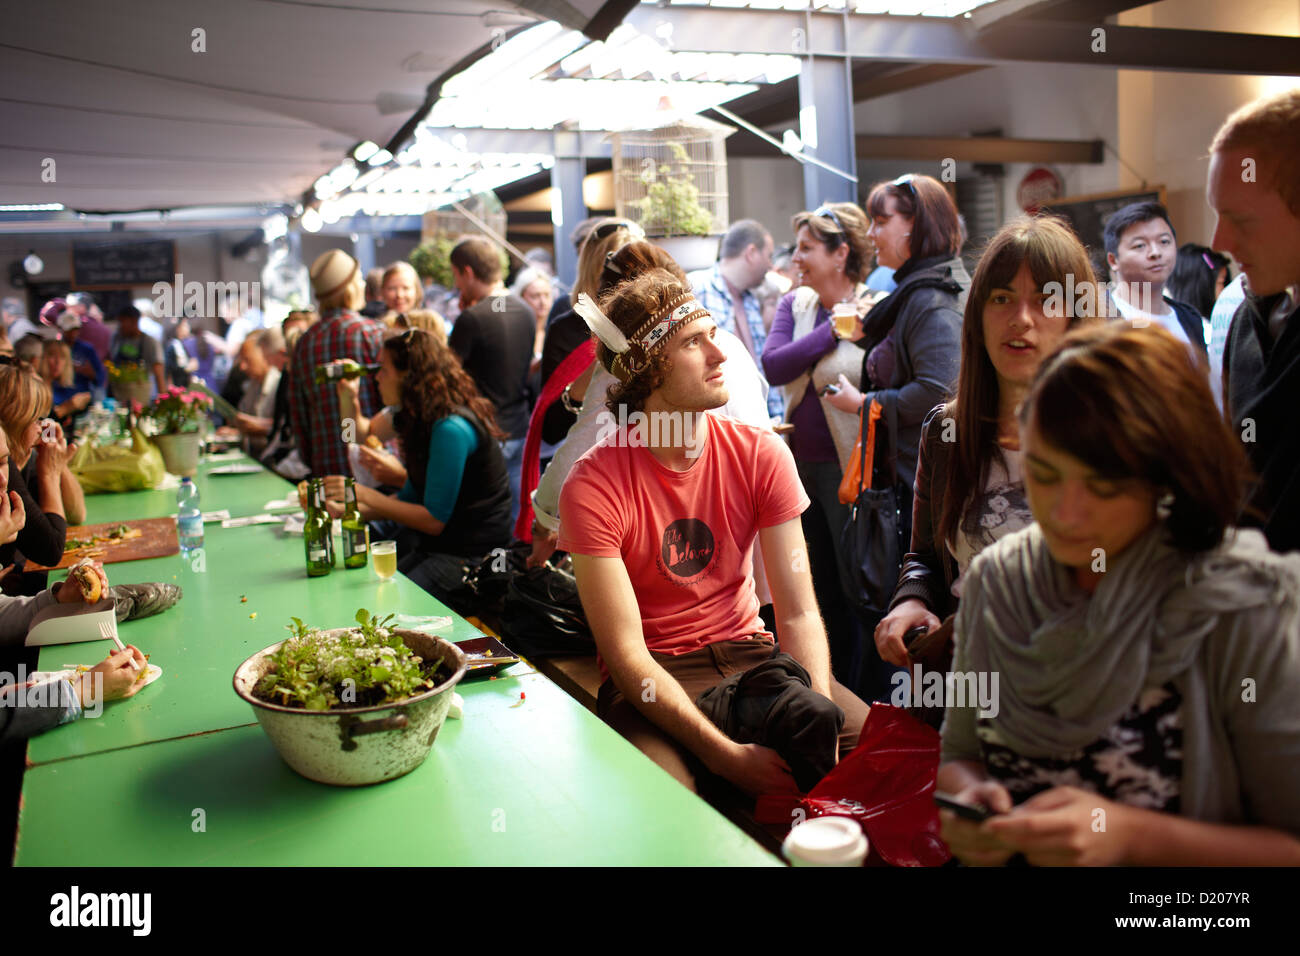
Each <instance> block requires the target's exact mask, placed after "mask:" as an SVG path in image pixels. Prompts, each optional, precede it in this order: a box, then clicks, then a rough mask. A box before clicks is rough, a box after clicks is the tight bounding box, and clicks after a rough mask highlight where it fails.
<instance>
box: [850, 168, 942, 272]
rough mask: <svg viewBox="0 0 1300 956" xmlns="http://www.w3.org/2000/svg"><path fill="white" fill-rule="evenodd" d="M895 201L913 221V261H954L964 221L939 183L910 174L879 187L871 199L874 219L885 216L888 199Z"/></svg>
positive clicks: (902, 213) (879, 184)
mask: <svg viewBox="0 0 1300 956" xmlns="http://www.w3.org/2000/svg"><path fill="white" fill-rule="evenodd" d="M889 196H893V197H894V202H895V203H896V204H897V206H896V208H897V210H898V212H899V213H900V214H901V215H904V216H907V217H910V218H911V220H912V237H911V243H910V249H911V255H910V256H908V258H909V259H930V258H933V257H935V256H946V257H948V258H951V257H952V256H955V255H957V253H959V252H961V220H960V219H959V218H958V215H957V207H956V206H955V205H953V201H952V197H951V196H949V195H948V190H946V189H944V188H943V184H942V183H940V182H939V181H938V180H937V179H932V178H931V177H929V176H922V175H921V174H920V173H908V174H907V175H906V176H900V177H899V178H898V179H895V180H893V181H892V182H885V183H876V185H874V186H872V187H871V193H870V194H869V195H868V196H867V201H866V207H867V212H868V213H869V214H870V215H871V218H872V219H876V218H879V217H880V216H884V215H885V214H886V212H885V199H886V198H887V197H889Z"/></svg>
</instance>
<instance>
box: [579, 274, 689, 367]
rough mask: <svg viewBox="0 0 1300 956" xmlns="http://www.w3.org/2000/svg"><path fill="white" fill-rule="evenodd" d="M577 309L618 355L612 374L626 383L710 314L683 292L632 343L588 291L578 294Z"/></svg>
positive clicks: (608, 347)
mask: <svg viewBox="0 0 1300 956" xmlns="http://www.w3.org/2000/svg"><path fill="white" fill-rule="evenodd" d="M573 310H574V311H575V312H577V313H578V315H579V316H581V317H582V320H583V321H584V322H585V323H586V324H587V328H589V329H591V331H592V334H594V335H595V336H596V338H598V339H599V340H600V342H601V344H602V345H604V346H605V348H607V349H609V350H610V351H611V352H613V353H614V361H613V363H612V368H610V372H612V373H613V374H614V376H615V377H616V378H617V379H618V380H619V381H621V382H623V383H627V382H629V381H631V380H632V379H633V378H635V377H636V376H637V375H639V374H641V372H643V371H645V369H646V367H647V366H648V365H649V359H650V356H651V354H652V353H653V352H655V351H657V350H659V349H661V348H663V346H664V343H666V342H667V341H668V339H669V338H670V337H671V336H672V334H673V333H674V332H675V331H677V330H678V329H679V328H681V327H682V326H683V325H685V324H686V323H688V322H693V321H695V320H696V319H698V318H701V317H703V316H707V315H708V314H709V312H708V310H707V309H705V308H704V307H703V306H701V305H700V304H699V302H697V301H696V300H695V296H694V295H692V294H691V293H690V292H686V293H683V294H682V295H679V296H677V297H676V298H674V299H673V300H672V301H671V302H669V303H668V305H667V306H666V307H665V308H663V309H661V310H660V311H659V312H657V313H656V314H655V315H654V316H653V317H652V318H650V319H649V320H647V321H646V323H645V324H644V325H642V326H641V328H640V329H638V330H637V332H636V334H634V335H633V336H632V339H631V341H629V340H628V338H627V336H625V335H624V334H623V333H622V332H621V331H620V330H619V328H618V326H616V325H615V324H614V323H613V322H612V321H611V320H610V319H609V317H608V316H607V315H605V313H604V312H602V311H601V310H600V307H599V306H598V305H596V303H595V302H593V301H591V298H590V297H589V296H588V295H587V294H586V293H585V292H584V293H580V294H579V295H578V301H577V303H576V304H575V305H574V307H573Z"/></svg>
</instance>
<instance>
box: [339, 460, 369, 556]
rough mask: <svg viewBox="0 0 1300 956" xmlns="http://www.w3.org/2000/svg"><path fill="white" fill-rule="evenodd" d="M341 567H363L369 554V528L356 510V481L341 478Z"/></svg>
mask: <svg viewBox="0 0 1300 956" xmlns="http://www.w3.org/2000/svg"><path fill="white" fill-rule="evenodd" d="M343 507H344V512H343V567H345V568H364V567H365V566H366V560H367V556H368V554H369V551H370V548H369V540H370V529H369V528H368V527H367V526H366V523H365V522H364V521H362V520H361V512H360V511H358V510H357V482H356V479H354V478H345V479H343Z"/></svg>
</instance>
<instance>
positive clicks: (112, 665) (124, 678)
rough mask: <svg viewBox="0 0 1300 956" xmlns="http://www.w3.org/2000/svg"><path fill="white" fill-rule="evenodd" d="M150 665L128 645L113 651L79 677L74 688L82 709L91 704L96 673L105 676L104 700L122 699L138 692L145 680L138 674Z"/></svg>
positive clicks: (138, 650) (136, 650) (135, 648)
mask: <svg viewBox="0 0 1300 956" xmlns="http://www.w3.org/2000/svg"><path fill="white" fill-rule="evenodd" d="M148 666H149V663H148V661H146V660H145V659H144V655H143V654H141V653H140V649H139V648H137V647H135V646H134V645H132V644H128V645H127V646H126V648H125V649H124V650H120V651H113V652H112V653H111V654H109V655H108V657H106V658H104V659H103V660H102V661H100V662H99V663H98V664H96V665H95V666H94V667H92V668H91V669H90V670H88V671H87V672H86V673H84V674H82V675H81V677H80V678H79V679H78V680H77V681H76V683H75V684H74V685H73V686H74V687H76V689H77V697H78V698H79V699H80V700H81V706H82V707H85V706H86V705H87V704H93V703H94V693H95V678H94V675H95V674H103V675H104V678H103V679H104V685H103V694H104V700H125V699H126V698H127V697H131V696H133V695H135V694H138V693H139V692H140V689H141V688H142V687H144V681H142V680H140V675H141V674H142V673H143V672H144V670H145V668H147V667H148Z"/></svg>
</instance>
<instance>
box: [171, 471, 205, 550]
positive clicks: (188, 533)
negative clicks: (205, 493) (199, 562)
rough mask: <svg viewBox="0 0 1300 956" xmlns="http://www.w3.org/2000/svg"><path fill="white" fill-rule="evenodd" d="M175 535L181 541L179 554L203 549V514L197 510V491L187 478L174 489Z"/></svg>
mask: <svg viewBox="0 0 1300 956" xmlns="http://www.w3.org/2000/svg"><path fill="white" fill-rule="evenodd" d="M176 533H177V534H178V535H179V536H180V539H181V554H189V553H190V552H191V551H193V550H194V549H195V548H201V547H203V512H202V511H200V510H199V489H198V488H197V487H196V486H195V484H194V482H193V481H192V480H190V479H189V478H182V479H181V486H180V487H179V488H178V489H176Z"/></svg>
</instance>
